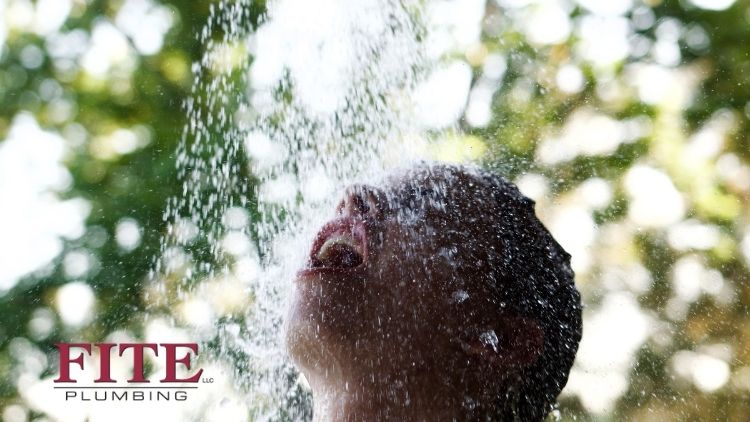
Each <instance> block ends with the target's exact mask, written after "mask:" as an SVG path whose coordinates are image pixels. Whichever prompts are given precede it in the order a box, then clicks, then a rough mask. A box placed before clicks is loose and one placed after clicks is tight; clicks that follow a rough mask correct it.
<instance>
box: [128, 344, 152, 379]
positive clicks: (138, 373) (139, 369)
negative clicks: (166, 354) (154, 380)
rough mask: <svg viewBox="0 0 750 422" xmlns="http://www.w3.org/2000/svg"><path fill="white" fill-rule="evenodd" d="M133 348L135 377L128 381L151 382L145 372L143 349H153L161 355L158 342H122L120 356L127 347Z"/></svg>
mask: <svg viewBox="0 0 750 422" xmlns="http://www.w3.org/2000/svg"><path fill="white" fill-rule="evenodd" d="M130 348H132V349H133V378H131V379H129V380H128V382H150V381H149V380H147V379H146V376H145V374H144V373H143V351H144V350H145V349H151V350H152V351H153V352H154V356H159V351H158V349H157V345H156V343H122V344H120V356H122V354H123V352H125V350H127V349H130Z"/></svg>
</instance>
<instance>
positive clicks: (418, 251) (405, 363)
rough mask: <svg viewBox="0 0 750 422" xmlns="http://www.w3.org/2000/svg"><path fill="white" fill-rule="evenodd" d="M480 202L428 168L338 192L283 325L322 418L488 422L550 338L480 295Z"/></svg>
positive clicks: (483, 265)
mask: <svg viewBox="0 0 750 422" xmlns="http://www.w3.org/2000/svg"><path fill="white" fill-rule="evenodd" d="M485 194H486V193H485V192H481V191H480V190H478V188H477V186H475V185H474V184H473V183H472V181H471V179H470V178H467V177H463V176H462V175H461V174H441V173H440V172H430V171H413V172H406V173H401V174H398V175H395V176H393V177H392V178H391V179H389V181H388V182H386V183H385V184H383V185H382V186H380V187H372V186H362V185H358V186H352V187H350V188H348V189H347V190H346V192H345V193H344V197H343V199H342V200H341V203H340V204H339V206H338V207H337V209H336V216H335V218H334V219H333V220H332V221H331V222H329V223H328V224H326V225H325V226H324V227H323V228H322V230H321V232H320V233H319V235H318V237H317V238H316V240H315V241H314V242H313V245H312V250H311V253H310V259H309V262H308V263H307V264H306V265H305V267H304V268H303V269H302V270H301V271H300V272H299V273H298V274H297V277H296V280H295V294H294V298H293V301H292V305H291V307H290V309H289V313H288V316H287V322H286V337H287V347H288V350H289V353H290V355H291V357H292V359H293V361H294V362H295V364H296V365H297V367H298V368H299V369H300V370H301V371H302V372H303V373H304V375H305V376H306V378H307V380H308V381H309V383H310V385H311V387H312V389H313V397H314V418H315V420H316V421H377V420H404V421H405V420H409V421H422V420H423V421H442V420H448V421H451V420H455V421H464V420H496V415H497V414H498V406H502V405H503V400H504V398H505V397H507V396H508V394H510V392H512V391H513V390H514V387H515V386H517V385H518V383H519V382H520V379H519V377H520V373H521V370H522V369H523V368H525V367H527V366H528V365H531V364H533V363H534V362H535V361H536V359H537V358H538V356H539V354H540V353H541V350H542V347H543V342H544V334H543V331H542V330H541V329H540V328H539V325H538V323H537V321H535V320H533V319H529V318H524V317H520V316H518V315H514V314H512V313H511V312H504V311H503V310H502V309H503V307H502V306H503V305H502V304H499V303H498V301H497V299H496V298H495V297H494V296H493V294H492V292H491V291H490V290H489V288H488V287H487V285H488V278H491V277H492V272H493V271H492V268H488V264H487V262H488V260H487V259H486V257H485V254H486V250H487V248H494V246H493V245H494V244H495V243H494V242H493V241H492V236H493V233H494V231H493V230H494V229H493V228H492V225H493V222H492V221H491V218H489V217H488V216H490V215H491V213H492V210H491V209H488V208H487V207H486V206H485V205H484V203H485V202H484V201H483V200H482V198H483V196H484V195H485Z"/></svg>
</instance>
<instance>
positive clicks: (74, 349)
mask: <svg viewBox="0 0 750 422" xmlns="http://www.w3.org/2000/svg"><path fill="white" fill-rule="evenodd" d="M55 346H56V347H57V350H58V353H59V362H60V374H59V376H58V377H57V378H56V379H55V380H54V381H53V382H54V384H55V387H54V388H55V389H60V390H63V391H64V392H65V401H70V400H79V401H170V400H175V401H185V400H187V399H188V391H189V390H191V389H196V388H198V387H197V384H198V383H200V382H203V383H211V382H213V378H203V379H202V378H201V376H202V375H203V369H202V368H195V369H193V368H192V363H191V359H192V358H193V357H194V356H197V355H198V344H196V343H58V344H55ZM147 353H149V354H151V355H152V356H153V357H154V358H156V359H160V361H159V363H160V364H162V363H163V370H164V376H163V377H162V378H160V379H158V380H150V379H147V378H146V365H145V360H146V359H145V357H146V354H147ZM125 355H128V356H132V358H130V357H126V356H125ZM87 358H92V359H94V360H93V361H92V360H89V362H90V363H95V365H92V366H94V368H88V366H87V365H86V362H87ZM96 359H98V362H97V361H96ZM113 363H114V364H117V365H120V366H123V365H125V366H129V367H132V371H130V374H128V375H127V376H126V377H125V378H124V379H116V378H115V377H114V376H113V371H112V367H113ZM76 366H77V367H78V368H80V369H81V370H83V371H90V370H93V371H95V372H96V378H95V379H94V380H93V383H91V385H88V384H87V385H79V383H78V380H77V379H75V378H74V376H73V375H72V373H71V369H72V368H75V367H76ZM79 372H80V371H79ZM120 372H121V371H120ZM178 372H181V373H180V374H178ZM89 378H90V377H89ZM153 381H156V382H153ZM178 384H179V385H178Z"/></svg>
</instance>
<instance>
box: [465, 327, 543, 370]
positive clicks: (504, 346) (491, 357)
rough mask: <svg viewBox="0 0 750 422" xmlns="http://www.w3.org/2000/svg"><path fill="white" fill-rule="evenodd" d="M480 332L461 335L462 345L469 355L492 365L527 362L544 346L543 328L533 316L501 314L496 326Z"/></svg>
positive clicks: (500, 365) (511, 365)
mask: <svg viewBox="0 0 750 422" xmlns="http://www.w3.org/2000/svg"><path fill="white" fill-rule="evenodd" d="M474 332H475V333H476V331H474ZM479 333H480V334H474V335H471V336H464V338H462V339H461V346H462V348H463V350H464V352H466V353H467V354H469V355H470V356H473V357H475V358H479V359H481V360H482V361H483V362H485V363H489V364H490V365H492V366H495V367H501V368H508V367H515V368H518V367H526V366H530V365H532V364H534V362H536V360H537V359H539V357H540V356H541V355H542V352H543V350H544V330H542V328H541V327H540V326H539V323H538V322H537V320H535V319H533V318H526V317H519V316H504V317H503V318H502V321H500V322H498V323H497V324H495V327H492V328H485V329H483V330H479ZM467 337H468V338H467Z"/></svg>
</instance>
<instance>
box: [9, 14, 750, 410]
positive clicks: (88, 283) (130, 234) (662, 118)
mask: <svg viewBox="0 0 750 422" xmlns="http://www.w3.org/2000/svg"><path fill="white" fill-rule="evenodd" d="M311 3H313V2H308V3H306V2H296V3H292V4H295V5H296V7H298V9H299V10H297V9H294V10H291V11H287V13H289V14H290V16H297V18H296V19H290V20H289V21H287V24H288V26H283V25H276V26H273V27H266V28H265V29H264V30H263V31H260V32H259V33H258V34H257V36H256V39H255V41H254V48H253V51H250V52H248V53H247V54H251V55H253V59H254V61H253V65H252V67H251V72H250V78H249V81H250V82H249V83H250V85H251V86H253V87H254V88H255V89H257V92H259V93H261V94H262V92H263V88H264V87H269V86H272V84H273V83H274V82H275V81H277V80H278V78H279V77H280V75H281V73H282V72H283V70H284V67H285V66H286V67H294V66H302V67H304V66H308V65H310V60H309V56H306V54H308V53H309V51H308V50H306V49H305V46H296V48H295V46H293V45H289V43H288V42H287V41H288V40H286V39H285V38H284V37H285V36H288V35H289V33H290V32H291V31H313V32H314V31H321V32H322V31H335V28H333V29H332V28H330V27H317V26H316V25H315V22H316V20H315V19H312V17H314V16H320V15H319V14H325V13H335V12H336V11H335V8H332V7H333V6H331V4H332V3H330V2H326V1H322V2H320V4H317V2H315V3H316V4H315V6H314V7H313V5H312V4H311ZM305 4H308V6H307V7H305V6H304V5H305ZM210 6H211V2H209V1H192V0H183V1H179V0H173V1H156V0H38V1H35V2H34V1H30V0H0V377H2V384H0V407H2V413H1V416H2V418H3V421H5V422H20V421H29V420H38V421H42V420H66V421H67V420H71V421H73V420H92V421H94V420H107V421H110V420H119V418H122V419H123V420H125V419H127V420H132V419H134V418H137V417H141V418H145V420H152V419H153V418H154V417H153V412H159V414H160V415H161V416H159V418H160V420H176V421H179V420H184V419H185V418H186V416H185V415H198V416H197V417H198V418H199V419H201V420H216V421H224V420H246V419H247V418H248V416H247V415H248V414H249V410H248V408H247V406H248V405H247V403H246V401H244V400H243V399H242V397H241V393H240V392H239V391H237V390H236V389H233V388H232V387H231V381H230V380H229V379H228V377H223V378H222V377H221V376H219V375H218V374H221V373H223V371H225V370H226V368H223V367H220V366H219V364H216V366H210V367H208V369H207V371H211V372H212V373H214V374H217V377H216V378H217V379H222V382H219V383H217V384H215V385H212V386H211V387H210V388H206V389H204V390H205V391H203V393H202V395H201V396H200V400H193V401H191V402H190V403H189V404H184V403H179V402H178V403H175V402H170V403H158V404H151V405H149V406H150V407H146V406H143V405H142V404H141V405H139V404H137V403H135V404H129V405H128V404H127V403H125V404H120V405H118V406H117V407H115V406H112V405H106V406H102V405H96V404H92V405H75V406H73V405H70V404H66V403H65V402H63V401H61V400H59V394H56V392H55V391H53V390H52V389H51V387H50V380H51V378H53V377H54V376H55V375H56V374H55V370H56V363H55V362H54V356H55V353H54V348H53V346H52V345H53V344H54V343H55V342H59V341H71V340H85V341H91V342H94V341H100V340H102V339H107V340H111V341H116V342H124V341H128V340H133V341H134V340H139V341H140V340H147V341H148V340H152V341H158V342H164V341H168V340H169V339H175V340H179V341H192V340H193V339H194V337H195V334H194V333H196V332H198V333H200V332H201V331H202V330H203V331H206V330H209V331H210V330H211V327H212V326H213V324H214V323H215V321H216V320H217V319H219V318H222V317H225V316H230V315H233V314H235V313H237V312H241V310H242V309H243V299H242V298H243V291H244V286H245V285H246V283H247V282H248V280H249V279H251V278H252V277H254V276H255V275H256V274H257V272H258V268H259V263H258V262H257V259H255V258H253V255H252V254H248V253H247V251H248V250H249V249H250V248H251V242H250V241H249V240H248V239H247V238H246V237H243V235H242V232H241V230H240V229H241V228H242V227H245V226H247V225H248V224H252V223H251V222H250V221H251V220H250V216H249V214H248V212H247V211H246V210H243V209H242V208H239V207H233V208H230V209H229V210H228V211H227V213H226V215H225V224H226V225H227V227H229V228H230V230H229V231H228V235H227V236H226V237H225V238H224V239H223V241H222V248H224V249H225V250H226V252H227V253H229V254H230V255H234V256H237V257H241V258H239V259H238V260H237V262H236V265H235V266H234V271H233V272H232V274H228V275H227V276H226V277H223V278H215V279H211V280H206V281H205V282H204V283H202V285H200V286H199V288H197V289H196V290H195V294H193V295H188V296H185V297H182V298H181V302H180V303H179V306H175V307H174V308H173V309H171V312H172V315H171V317H173V318H175V321H177V324H174V323H172V321H167V320H166V319H164V318H161V317H154V316H149V315H148V314H147V313H146V309H147V307H148V303H147V301H148V299H147V297H148V296H147V295H145V294H144V293H145V291H144V290H145V289H146V287H145V286H146V283H145V280H146V279H147V276H148V272H149V270H150V269H151V268H152V264H153V257H154V255H155V254H156V253H157V252H158V249H159V242H160V238H161V236H162V235H163V234H164V233H165V232H166V230H167V227H166V223H165V222H164V219H163V217H162V215H163V212H164V209H165V207H166V201H167V198H169V197H173V196H175V195H179V194H180V191H179V188H180V186H179V184H178V183H177V174H176V167H175V149H176V146H177V143H178V142H179V139H180V136H181V133H182V130H183V127H184V125H185V123H186V120H185V117H184V112H183V109H182V104H183V101H184V100H185V99H186V98H187V97H188V96H189V95H190V90H191V83H192V73H191V64H192V63H193V62H195V61H196V60H198V58H199V57H201V54H202V53H203V51H202V49H203V48H204V45H203V44H202V43H200V42H198V40H197V34H199V33H200V32H201V30H202V29H203V27H204V25H205V23H206V21H207V16H208V14H209V8H210ZM261 6H262V5H260V6H259V7H258V13H261V12H262V7H261ZM316 14H317V15H316ZM425 19H426V22H427V23H428V28H429V33H428V39H427V41H426V43H425V45H426V48H427V51H426V54H427V55H428V57H429V58H430V59H433V60H435V61H436V62H437V63H438V65H437V66H436V67H435V69H433V70H432V71H431V72H430V75H429V77H428V78H427V80H425V81H424V82H423V83H422V85H421V86H420V87H419V88H418V90H417V95H416V98H414V101H415V102H416V104H417V108H416V109H417V110H418V111H419V113H417V116H416V118H417V119H418V122H417V123H418V125H419V126H420V127H421V128H422V129H424V130H426V131H428V132H430V131H433V132H434V133H436V134H439V135H436V138H437V139H435V140H433V141H431V142H429V143H424V144H418V143H417V145H411V146H412V147H416V148H418V149H422V150H423V154H424V155H427V156H431V157H433V158H435V159H438V160H444V161H451V162H466V161H477V162H480V163H482V164H483V165H485V166H487V167H489V168H492V169H495V170H497V171H499V172H501V173H503V174H505V175H506V176H507V177H508V178H510V179H512V180H514V181H515V182H516V183H517V184H518V185H519V187H520V188H521V190H522V191H523V192H524V193H525V194H526V195H528V196H529V197H531V198H532V199H534V200H535V201H536V203H537V213H538V215H539V216H540V218H541V219H542V220H543V221H544V222H545V224H546V225H547V226H548V227H549V228H550V230H551V231H552V232H553V234H554V235H555V237H556V238H557V239H558V240H559V241H560V243H561V244H562V245H563V247H564V248H565V249H566V250H567V251H568V252H570V253H571V255H572V256H573V261H572V265H573V268H574V270H575V271H576V281H577V283H578V286H579V289H580V290H581V292H582V294H583V297H584V300H585V303H586V308H585V312H584V336H583V341H582V343H581V347H580V351H579V354H578V359H577V361H576V364H575V367H574V369H573V371H572V373H571V377H570V380H569V382H568V385H567V387H566V388H565V390H564V391H563V394H562V396H561V398H560V414H561V416H562V418H563V420H574V419H575V420H625V419H627V420H659V421H661V420H737V421H742V420H746V418H747V415H750V270H749V268H750V164H749V163H750V130H749V129H750V1H747V0H682V1H675V0H665V1H661V0H607V1H603V0H455V1H437V0H436V1H429V2H427V8H426V16H425ZM285 34H286V35H285ZM339 53H340V52H338V51H329V52H324V53H321V54H329V55H333V56H334V57H335V56H336V54H339ZM232 54H238V53H237V52H232V51H228V52H227V54H226V57H227V59H226V60H225V61H224V62H222V63H217V69H219V68H220V67H222V66H229V67H231V66H232V63H233V62H232V60H231V55H232ZM220 71H221V70H220V69H219V70H217V72H220ZM337 77H338V74H337V72H335V70H334V71H332V72H331V77H330V79H326V80H318V79H316V80H307V81H305V80H302V81H299V83H300V85H301V86H302V88H301V89H300V92H302V93H303V95H304V98H302V101H303V102H305V103H306V104H307V105H308V106H309V107H310V108H312V109H315V110H320V111H321V112H325V111H326V110H328V109H330V108H331V107H334V106H335V104H336V86H337V85H336V83H337ZM253 105H254V106H256V107H263V96H262V95H257V96H256V97H254V98H253ZM446 128H447V129H449V130H447V131H445V129H446ZM415 142H416V141H415ZM246 150H247V151H246V154H247V156H248V157H250V158H251V159H252V163H253V164H252V165H251V166H250V167H249V168H250V172H252V171H253V166H258V165H263V163H268V162H273V161H274V160H278V159H280V158H279V157H278V154H279V152H278V151H276V150H274V148H273V145H270V144H269V143H268V142H267V140H265V139H263V138H262V137H259V136H255V137H253V138H252V139H248V142H247V148H246ZM256 169H257V167H256ZM314 182H315V183H314V189H316V190H315V192H317V195H319V196H326V195H330V194H332V193H331V192H329V187H328V185H327V184H326V181H325V179H323V178H321V179H320V180H315V181H314ZM249 183H250V182H249ZM260 188H266V191H267V193H268V194H269V195H270V194H274V195H278V196H279V198H280V199H279V201H282V200H283V198H284V195H286V193H285V192H287V191H285V190H284V189H285V182H284V181H283V180H281V181H277V183H276V184H275V185H273V186H265V187H260ZM314 194H315V193H314ZM333 194H335V193H333ZM173 229H174V230H178V231H180V232H181V233H183V235H185V236H190V232H191V230H194V229H195V228H194V227H191V226H190V224H189V223H187V222H184V224H183V225H182V226H180V227H177V228H174V227H173ZM231 229H236V230H234V231H233V230H231ZM90 364H91V365H93V362H90ZM152 364H153V365H154V368H153V371H154V373H159V371H161V370H163V368H159V367H158V362H157V361H156V360H155V361H154V362H152ZM127 370H128V368H114V369H113V371H121V372H124V371H127Z"/></svg>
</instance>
